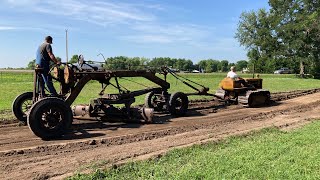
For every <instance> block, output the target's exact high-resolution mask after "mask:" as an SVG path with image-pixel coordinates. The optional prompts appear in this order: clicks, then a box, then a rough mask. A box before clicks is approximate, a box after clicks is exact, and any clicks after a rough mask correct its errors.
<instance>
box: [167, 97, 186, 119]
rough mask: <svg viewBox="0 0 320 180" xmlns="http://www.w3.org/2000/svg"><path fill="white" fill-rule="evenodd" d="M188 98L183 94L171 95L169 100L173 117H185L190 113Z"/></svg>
mask: <svg viewBox="0 0 320 180" xmlns="http://www.w3.org/2000/svg"><path fill="white" fill-rule="evenodd" d="M188 104H189V100H188V96H187V95H186V94H184V93H183V92H176V93H173V94H171V96H170V99H169V112H170V114H171V115H172V116H175V117H179V116H184V115H185V114H186V113H187V111H188Z"/></svg>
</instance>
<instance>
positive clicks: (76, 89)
mask: <svg viewBox="0 0 320 180" xmlns="http://www.w3.org/2000/svg"><path fill="white" fill-rule="evenodd" d="M84 65H86V67H91V69H90V68H89V69H88V68H82V67H83V66H84ZM41 71H42V69H35V73H34V90H33V92H25V93H23V94H21V95H19V96H18V97H16V99H15V100H14V102H13V107H12V109H13V113H14V115H15V116H16V117H17V119H18V120H19V121H20V122H22V123H25V124H27V125H28V126H29V128H30V129H31V130H32V132H33V133H34V134H35V135H36V136H38V137H40V138H42V139H44V140H50V139H55V138H58V137H60V136H62V135H64V134H65V133H66V132H67V131H68V130H69V128H70V126H71V124H72V121H73V117H79V116H80V117H83V116H89V117H94V118H95V119H96V120H102V121H108V120H110V119H113V118H117V119H123V120H129V121H136V120H142V121H144V122H145V123H152V122H153V113H154V111H167V112H169V113H170V114H171V115H172V116H183V115H185V113H186V112H187V110H188V103H189V100H188V96H190V95H203V96H214V97H215V98H217V99H220V100H222V101H224V102H235V103H238V102H239V103H242V104H245V105H247V106H249V107H253V106H255V105H258V104H265V103H267V102H268V101H269V100H270V92H269V91H267V90H262V89H261V88H262V79H247V82H248V84H249V85H250V86H249V87H240V86H239V84H238V82H236V81H233V80H231V79H224V80H222V81H221V83H220V87H221V89H219V90H217V92H216V94H210V93H208V91H209V88H207V87H205V86H203V85H201V84H198V83H196V82H194V81H191V80H189V79H187V78H184V77H183V76H181V75H179V74H176V73H175V72H174V71H172V70H171V69H170V68H168V67H161V69H160V74H162V75H163V76H164V78H163V79H162V78H160V77H158V76H157V75H156V72H155V71H153V70H105V69H98V68H97V67H94V66H92V65H90V64H88V63H86V61H84V59H83V56H79V60H78V65H72V64H68V63H63V65H61V66H55V67H54V68H52V69H51V71H50V73H49V75H50V76H52V78H53V79H55V80H56V81H58V82H59V83H60V92H59V95H58V96H57V97H50V96H48V95H47V94H46V92H45V85H44V81H43V79H42V76H41ZM168 74H171V75H172V76H173V77H175V78H176V79H178V80H180V81H181V82H183V83H184V84H185V85H187V86H189V87H191V88H192V89H193V90H195V92H194V93H184V92H175V93H172V94H170V93H169V92H168V89H169V88H170V84H169V83H168V82H167V75H168ZM126 77H143V78H146V79H148V80H150V81H151V82H153V83H154V84H156V85H157V86H156V87H148V88H145V89H141V90H136V91H130V90H128V89H125V88H124V87H123V86H122V85H120V83H119V79H120V78H126ZM91 80H95V81H98V82H99V83H100V84H101V87H102V88H101V91H100V92H99V96H100V97H99V98H95V99H92V100H91V101H90V103H89V104H88V105H75V106H72V104H73V102H74V101H75V99H76V98H77V97H78V95H79V93H80V92H81V91H82V89H83V87H84V86H85V85H86V84H87V83H88V82H89V81H91ZM111 80H113V81H111ZM112 82H113V83H112ZM108 86H113V87H114V88H116V89H117V91H118V93H116V94H108V93H105V91H106V88H107V87H108ZM144 94H145V105H144V107H142V108H134V107H132V106H131V105H132V104H133V103H134V102H135V97H136V96H140V95H144ZM119 104H120V105H124V106H123V107H118V106H119ZM71 106H72V107H71ZM140 122H141V121H140Z"/></svg>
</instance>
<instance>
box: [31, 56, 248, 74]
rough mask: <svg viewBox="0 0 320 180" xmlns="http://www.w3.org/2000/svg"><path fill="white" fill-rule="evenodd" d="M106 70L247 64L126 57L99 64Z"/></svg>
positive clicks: (214, 67)
mask: <svg viewBox="0 0 320 180" xmlns="http://www.w3.org/2000/svg"><path fill="white" fill-rule="evenodd" d="M78 57H79V56H78V55H73V56H72V57H71V59H70V61H69V63H72V64H73V63H77V62H78ZM56 58H57V60H59V61H61V58H59V57H56ZM86 61H87V62H88V63H95V61H92V60H86ZM100 63H102V64H103V66H104V67H105V68H106V69H110V70H124V69H125V70H139V69H146V68H149V69H150V68H151V69H159V68H160V67H162V66H167V67H170V68H172V69H173V70H175V71H184V72H192V71H193V70H198V71H200V72H207V73H211V72H227V71H229V69H230V67H231V66H236V68H237V69H238V70H239V71H241V70H242V69H244V68H247V65H248V62H247V61H246V60H240V61H237V62H236V63H230V62H229V61H228V60H221V61H220V60H213V59H206V60H200V61H199V62H198V63H195V64H194V63H193V62H192V61H191V60H190V59H184V58H170V57H155V58H152V59H149V58H145V57H126V56H116V57H108V58H107V59H105V61H104V62H100ZM34 64H35V60H32V61H30V62H29V64H28V67H27V68H28V69H33V68H34Z"/></svg>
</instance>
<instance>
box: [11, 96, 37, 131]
mask: <svg viewBox="0 0 320 180" xmlns="http://www.w3.org/2000/svg"><path fill="white" fill-rule="evenodd" d="M32 97H33V93H32V92H25V93H23V94H20V95H19V96H17V97H16V99H15V100H14V101H13V104H12V112H13V114H14V115H15V116H16V118H17V119H18V120H19V121H20V123H21V124H23V125H27V114H26V113H27V111H28V110H29V109H30V108H31V106H32Z"/></svg>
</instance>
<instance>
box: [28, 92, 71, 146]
mask: <svg viewBox="0 0 320 180" xmlns="http://www.w3.org/2000/svg"><path fill="white" fill-rule="evenodd" d="M57 116H58V117H57ZM72 120H73V116H72V111H71V108H70V106H68V105H67V104H66V103H65V102H64V101H63V100H62V99H60V98H56V97H49V98H44V99H41V100H39V101H38V102H36V103H35V104H34V105H33V106H32V107H31V109H30V113H29V116H28V119H27V122H28V126H29V128H30V129H31V131H32V132H33V133H34V134H35V135H36V136H38V137H40V138H42V139H43V140H50V139H55V138H59V137H61V136H62V135H64V134H65V133H66V132H67V131H68V129H69V128H70V126H71V124H72Z"/></svg>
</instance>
